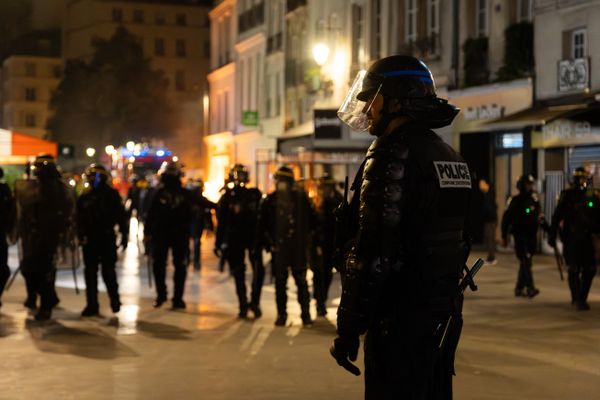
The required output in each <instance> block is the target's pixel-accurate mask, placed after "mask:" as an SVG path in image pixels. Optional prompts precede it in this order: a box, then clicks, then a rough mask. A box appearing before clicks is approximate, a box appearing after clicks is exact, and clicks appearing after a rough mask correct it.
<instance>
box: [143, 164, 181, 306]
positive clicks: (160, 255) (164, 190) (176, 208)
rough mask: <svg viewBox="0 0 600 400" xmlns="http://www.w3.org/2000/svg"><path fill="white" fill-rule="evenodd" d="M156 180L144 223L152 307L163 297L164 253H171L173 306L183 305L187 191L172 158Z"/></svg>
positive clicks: (165, 259) (179, 170)
mask: <svg viewBox="0 0 600 400" xmlns="http://www.w3.org/2000/svg"><path fill="white" fill-rule="evenodd" d="M159 174H160V184H159V186H158V187H157V189H156V191H155V192H154V193H153V195H152V199H151V200H150V207H149V209H148V214H147V216H146V221H145V225H144V241H145V242H146V243H150V246H151V247H152V256H153V271H154V282H155V283H156V299H155V300H154V307H160V306H161V305H163V303H164V302H166V301H167V285H166V284H165V279H166V272H167V254H168V252H169V249H171V252H172V255H173V266H174V267H175V273H174V274H173V286H174V289H173V290H174V293H173V299H172V300H173V303H172V306H173V309H185V302H184V301H183V291H184V287H185V278H186V275H187V271H186V270H187V260H186V257H187V254H188V244H189V232H190V221H191V218H192V208H191V203H190V196H189V192H188V191H187V190H185V188H183V187H182V186H181V178H182V176H183V173H182V171H181V166H180V165H179V164H178V163H176V162H169V163H164V164H163V166H162V167H161V170H160V171H159Z"/></svg>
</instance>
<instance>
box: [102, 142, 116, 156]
mask: <svg viewBox="0 0 600 400" xmlns="http://www.w3.org/2000/svg"><path fill="white" fill-rule="evenodd" d="M104 151H105V152H106V154H108V155H109V156H112V154H113V153H114V152H115V146H113V145H112V144H109V145H108V146H106V147H105V148H104Z"/></svg>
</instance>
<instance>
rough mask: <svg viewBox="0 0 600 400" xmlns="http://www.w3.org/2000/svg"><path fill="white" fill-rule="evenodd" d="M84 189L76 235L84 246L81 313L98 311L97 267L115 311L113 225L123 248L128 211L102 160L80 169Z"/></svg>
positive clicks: (96, 312) (93, 313) (115, 260)
mask: <svg viewBox="0 0 600 400" xmlns="http://www.w3.org/2000/svg"><path fill="white" fill-rule="evenodd" d="M83 175H84V179H85V181H86V182H87V184H88V185H87V186H88V187H87V191H86V192H84V193H83V194H82V195H81V196H80V197H79V199H78V200H77V235H78V237H79V243H81V245H82V247H83V261H84V264H85V271H84V276H85V287H86V290H85V292H86V300H87V305H86V306H85V308H84V309H83V311H82V312H81V315H82V316H83V317H92V316H96V315H99V312H100V307H99V305H98V267H99V265H100V264H101V265H102V278H103V279H104V284H105V285H106V290H107V292H108V296H109V298H110V307H111V309H112V311H113V312H114V313H118V312H119V310H120V309H121V301H120V299H119V286H118V284H117V274H116V270H115V269H116V262H117V244H116V239H117V238H116V235H115V225H117V226H118V227H119V230H120V232H121V243H120V247H122V248H123V250H125V249H126V248H127V241H128V237H129V232H128V226H129V224H128V222H129V220H128V219H127V213H126V211H125V208H124V206H123V202H122V201H121V196H120V195H119V192H117V191H116V190H115V189H113V188H112V187H111V186H109V183H108V178H109V173H108V171H107V170H106V168H105V167H104V166H102V165H101V164H91V165H90V166H89V167H88V168H86V170H85V172H84V173H83Z"/></svg>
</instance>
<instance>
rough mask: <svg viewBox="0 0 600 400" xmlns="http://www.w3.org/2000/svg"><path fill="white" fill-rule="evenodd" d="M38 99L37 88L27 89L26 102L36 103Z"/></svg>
mask: <svg viewBox="0 0 600 400" xmlns="http://www.w3.org/2000/svg"><path fill="white" fill-rule="evenodd" d="M36 98H37V92H36V90H35V88H25V100H26V101H35V100H36Z"/></svg>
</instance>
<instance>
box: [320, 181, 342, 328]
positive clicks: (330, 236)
mask: <svg viewBox="0 0 600 400" xmlns="http://www.w3.org/2000/svg"><path fill="white" fill-rule="evenodd" d="M335 186H336V182H335V180H334V179H333V178H332V177H331V176H329V174H325V175H323V176H322V177H321V178H319V181H318V188H317V191H318V195H317V203H316V207H315V211H316V216H317V224H316V229H315V230H316V246H315V252H316V254H315V262H314V266H313V269H314V271H313V272H314V275H313V290H314V295H313V297H314V298H315V300H316V301H317V315H318V316H321V317H324V316H325V315H327V297H328V293H329V287H330V286H331V280H332V279H333V268H334V261H333V258H334V252H335V234H336V232H335V226H336V225H335V223H336V222H335V210H336V209H337V207H338V206H339V205H340V204H341V203H342V201H343V196H342V194H341V193H340V192H339V191H338V190H337V189H336V187H335Z"/></svg>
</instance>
